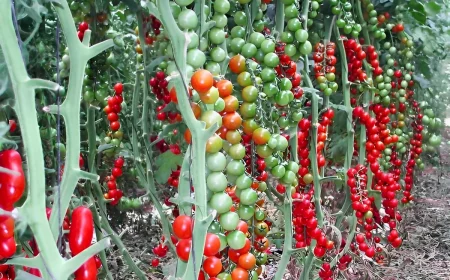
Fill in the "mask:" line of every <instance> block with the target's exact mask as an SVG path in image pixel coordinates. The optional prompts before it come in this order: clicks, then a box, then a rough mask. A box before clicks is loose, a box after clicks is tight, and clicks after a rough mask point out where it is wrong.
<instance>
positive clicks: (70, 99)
mask: <svg viewBox="0 0 450 280" xmlns="http://www.w3.org/2000/svg"><path fill="white" fill-rule="evenodd" d="M10 5H11V3H9V2H7V1H2V2H0V8H1V9H3V10H5V11H9V10H11V6H10ZM56 10H57V12H58V14H59V16H60V18H61V26H62V29H63V31H64V33H65V34H66V39H67V42H68V43H69V45H71V46H73V48H71V50H72V55H73V56H71V57H73V58H75V59H74V61H73V64H72V65H71V66H72V68H73V69H72V70H73V71H71V74H70V77H71V83H70V84H69V89H68V95H67V97H66V99H65V101H64V102H63V104H62V105H61V114H62V115H63V117H64V119H65V122H66V125H67V127H68V128H70V129H68V131H67V160H66V172H65V173H64V176H63V181H62V186H61V189H62V196H61V206H62V207H61V209H58V207H54V210H55V211H52V215H51V216H52V218H53V219H51V221H50V224H49V223H48V221H47V217H46V214H45V213H46V211H45V201H46V200H45V175H44V174H45V173H44V166H45V165H44V160H43V157H42V155H43V150H42V142H41V139H40V134H39V125H38V123H37V114H36V107H35V106H36V104H35V103H36V101H35V98H34V95H35V89H38V88H45V89H49V90H53V91H56V90H58V89H59V85H57V84H55V83H53V82H50V81H47V80H40V79H30V78H29V76H28V74H27V71H26V69H25V65H24V64H23V62H22V60H21V53H20V49H19V47H18V45H17V38H16V35H15V32H14V27H13V24H12V17H11V13H6V14H5V16H3V17H1V18H0V38H1V40H0V46H1V48H2V51H3V53H4V54H5V55H4V56H5V61H6V65H7V67H8V70H9V75H10V77H11V81H12V86H13V90H14V93H15V98H16V107H15V109H16V114H17V116H18V119H19V122H20V123H21V126H22V137H23V142H24V148H25V154H26V158H27V163H28V166H30V167H33V168H29V169H28V170H27V173H28V174H27V175H28V179H29V182H30V184H29V195H28V197H27V200H26V201H25V203H24V204H23V205H22V207H20V208H18V213H19V216H24V217H28V219H29V221H28V223H29V226H30V228H31V230H32V232H33V234H34V237H35V240H36V242H37V244H38V247H39V249H40V254H39V256H38V257H37V258H39V259H41V260H42V262H41V263H40V264H39V265H38V266H35V267H37V268H39V269H40V270H41V272H42V274H43V275H44V277H45V278H46V279H61V280H63V279H67V278H68V277H69V276H70V275H71V274H72V273H73V272H74V271H75V270H76V269H78V267H79V266H80V265H81V264H82V263H84V262H86V261H87V260H88V259H89V258H91V257H92V256H93V255H95V254H97V253H98V252H100V251H102V250H104V249H105V248H106V247H108V246H109V239H108V238H106V239H103V240H100V241H99V242H97V243H96V244H94V245H93V246H91V247H89V248H87V249H86V250H84V251H83V252H82V253H80V254H79V255H77V256H76V257H74V258H72V259H70V260H68V261H65V260H64V259H63V258H62V257H61V256H60V254H59V251H58V248H57V246H56V244H55V243H54V242H48V239H49V237H50V236H53V238H54V240H55V241H56V239H57V237H58V235H57V232H58V229H59V227H60V226H61V224H62V219H63V217H64V214H65V211H66V209H67V207H68V204H69V201H70V198H71V196H72V194H73V191H74V189H75V187H76V184H77V182H78V179H80V178H85V179H90V180H97V176H96V175H94V174H89V173H87V172H83V171H81V170H80V169H79V167H78V157H79V153H80V140H79V139H80V134H79V131H80V129H79V120H80V114H79V112H80V95H81V85H82V81H83V73H84V67H85V66H86V63H87V61H88V60H89V59H90V58H92V57H94V56H96V55H97V54H99V53H100V52H102V51H104V50H105V49H107V48H109V47H110V46H112V44H113V43H112V41H105V42H103V43H100V44H98V45H96V46H94V47H88V46H86V44H87V42H88V41H89V39H90V31H87V32H86V34H85V43H86V44H83V43H81V42H80V41H79V40H78V37H77V35H76V30H75V25H74V22H73V18H72V17H71V15H70V10H69V7H68V4H67V1H65V0H62V1H60V3H59V5H58V7H57V8H56ZM61 15H63V16H61ZM64 15H65V17H64ZM73 50H75V52H73ZM77 82H78V84H77ZM68 103H71V105H68ZM49 109H50V110H49V111H50V112H52V113H55V112H56V111H57V110H56V109H57V108H56V106H52V107H50V108H49ZM68 117H70V118H68ZM57 211H59V212H60V214H61V215H55V212H57ZM61 212H62V213H61ZM57 216H61V220H60V221H58V220H57V219H56V217H57ZM50 225H52V227H50ZM20 262H22V261H21V258H17V259H11V260H10V261H9V263H11V264H15V263H20ZM30 262H31V261H30ZM22 263H23V262H22Z"/></svg>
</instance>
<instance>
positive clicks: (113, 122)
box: [103, 83, 123, 131]
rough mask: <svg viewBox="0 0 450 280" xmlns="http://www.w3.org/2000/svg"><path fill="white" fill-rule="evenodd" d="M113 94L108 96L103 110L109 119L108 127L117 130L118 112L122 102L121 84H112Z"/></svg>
mask: <svg viewBox="0 0 450 280" xmlns="http://www.w3.org/2000/svg"><path fill="white" fill-rule="evenodd" d="M114 92H115V94H114V96H111V97H109V98H108V105H106V106H105V108H104V109H103V111H104V112H105V114H106V115H107V118H108V121H109V128H110V129H111V130H112V131H117V130H119V128H120V121H119V113H120V111H122V105H121V104H122V102H123V96H122V92H123V84H122V83H117V84H115V85H114Z"/></svg>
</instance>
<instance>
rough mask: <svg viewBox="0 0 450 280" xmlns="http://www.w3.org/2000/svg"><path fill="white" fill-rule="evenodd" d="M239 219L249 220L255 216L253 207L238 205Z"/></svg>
mask: <svg viewBox="0 0 450 280" xmlns="http://www.w3.org/2000/svg"><path fill="white" fill-rule="evenodd" d="M238 214H239V217H240V218H241V219H243V220H246V221H247V220H250V219H251V218H252V217H253V215H254V214H255V207H254V206H253V205H243V204H241V205H239V209H238Z"/></svg>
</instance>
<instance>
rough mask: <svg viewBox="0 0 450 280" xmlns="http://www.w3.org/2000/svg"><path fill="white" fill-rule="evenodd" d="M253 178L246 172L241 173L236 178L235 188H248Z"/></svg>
mask: <svg viewBox="0 0 450 280" xmlns="http://www.w3.org/2000/svg"><path fill="white" fill-rule="evenodd" d="M252 183H253V180H252V178H250V177H249V176H247V175H246V174H242V175H241V176H239V177H237V179H236V188H238V189H241V190H243V189H248V188H250V187H251V186H252Z"/></svg>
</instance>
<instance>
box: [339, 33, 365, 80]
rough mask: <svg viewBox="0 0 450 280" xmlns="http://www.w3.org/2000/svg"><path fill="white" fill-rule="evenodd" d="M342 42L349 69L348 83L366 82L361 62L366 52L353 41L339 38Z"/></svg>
mask: <svg viewBox="0 0 450 280" xmlns="http://www.w3.org/2000/svg"><path fill="white" fill-rule="evenodd" d="M341 39H342V40H343V41H344V48H345V54H346V55H347V63H348V69H349V75H348V80H349V81H350V82H355V81H357V80H358V81H360V82H364V81H366V80H367V74H366V72H365V71H364V70H363V61H364V59H365V58H366V52H365V51H363V49H362V46H361V44H359V43H358V42H357V41H356V40H355V39H347V38H346V37H341Z"/></svg>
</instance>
